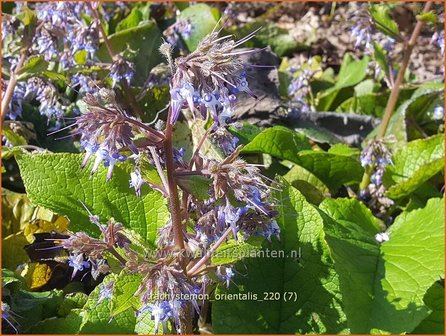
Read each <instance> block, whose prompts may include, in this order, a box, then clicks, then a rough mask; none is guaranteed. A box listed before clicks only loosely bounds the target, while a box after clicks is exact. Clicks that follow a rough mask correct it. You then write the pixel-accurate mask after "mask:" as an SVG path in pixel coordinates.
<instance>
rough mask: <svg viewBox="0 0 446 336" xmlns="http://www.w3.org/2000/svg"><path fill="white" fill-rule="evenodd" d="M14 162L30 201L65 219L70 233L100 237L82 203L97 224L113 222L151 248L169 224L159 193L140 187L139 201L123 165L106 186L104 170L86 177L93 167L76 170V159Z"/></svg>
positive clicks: (48, 157) (78, 157) (65, 156)
mask: <svg viewBox="0 0 446 336" xmlns="http://www.w3.org/2000/svg"><path fill="white" fill-rule="evenodd" d="M17 162H18V163H19V167H20V171H21V174H22V178H23V181H24V183H25V188H26V191H27V193H28V196H29V198H30V199H31V201H32V202H33V203H34V204H37V205H41V206H44V207H46V208H48V209H51V210H53V211H55V212H56V213H59V214H63V215H66V216H68V217H69V219H70V221H71V222H70V229H71V230H72V231H77V230H81V231H85V232H87V233H88V234H92V235H96V236H97V235H98V234H99V229H98V228H97V227H96V226H95V225H94V224H91V223H90V221H89V216H88V213H87V211H86V210H85V209H84V208H83V207H82V204H81V202H82V203H84V204H85V205H86V206H87V207H88V209H89V210H90V211H91V212H92V213H93V214H95V215H98V216H99V217H100V219H101V221H102V222H106V221H107V220H108V219H109V218H110V217H113V218H115V219H116V220H117V221H119V222H121V223H123V224H124V226H126V227H128V228H131V229H133V230H135V231H136V232H137V233H138V234H140V235H141V237H143V238H144V239H146V240H147V241H148V242H151V243H154V241H155V238H156V234H157V230H158V228H159V227H161V226H163V225H165V223H166V222H167V220H168V211H167V207H166V205H165V204H166V201H165V199H164V198H163V197H162V196H161V195H160V194H159V193H158V192H156V191H154V190H151V189H149V188H148V187H147V186H143V187H142V196H141V198H138V197H137V196H136V194H135V191H134V190H133V189H131V188H130V187H129V182H128V181H129V172H130V169H131V168H130V166H128V165H125V164H123V165H121V166H118V167H115V168H114V170H113V177H112V179H111V181H110V182H106V170H107V168H105V167H100V168H99V171H98V172H97V173H96V174H95V175H94V176H90V169H91V165H92V164H93V163H92V162H90V163H89V164H87V166H86V167H85V169H84V170H81V169H80V165H81V162H82V155H81V154H36V155H23V156H21V157H20V158H18V159H17Z"/></svg>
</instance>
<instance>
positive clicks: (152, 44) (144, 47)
mask: <svg viewBox="0 0 446 336" xmlns="http://www.w3.org/2000/svg"><path fill="white" fill-rule="evenodd" d="M161 37H162V34H161V31H160V30H159V28H158V27H157V25H156V24H155V23H154V22H152V21H148V22H146V23H144V24H140V25H138V26H137V27H133V28H129V29H125V30H121V31H120V32H117V33H115V34H112V35H110V36H109V40H110V44H111V47H112V49H113V51H114V52H115V53H121V52H124V51H128V50H130V51H132V52H134V53H135V57H134V58H132V59H130V61H132V62H133V63H134V64H135V78H134V84H135V85H137V86H142V85H143V84H144V82H145V81H146V79H147V76H148V75H149V72H150V70H151V69H152V68H153V67H154V66H155V65H157V64H159V63H161V62H162V58H161V54H160V53H159V51H158V49H159V47H160V45H161V43H162V38H161ZM96 56H97V57H98V58H99V59H100V60H101V61H102V62H111V61H112V60H111V57H110V55H109V54H108V51H107V48H106V47H105V44H104V43H102V44H101V46H100V48H99V50H98V52H97V53H96Z"/></svg>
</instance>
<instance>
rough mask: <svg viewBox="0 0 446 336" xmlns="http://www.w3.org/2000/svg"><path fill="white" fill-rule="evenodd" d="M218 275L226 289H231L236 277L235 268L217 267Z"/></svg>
mask: <svg viewBox="0 0 446 336" xmlns="http://www.w3.org/2000/svg"><path fill="white" fill-rule="evenodd" d="M216 275H217V277H218V278H219V279H220V281H223V282H225V283H226V287H229V285H230V283H231V281H232V278H233V277H234V275H235V273H234V268H233V267H232V266H217V271H216Z"/></svg>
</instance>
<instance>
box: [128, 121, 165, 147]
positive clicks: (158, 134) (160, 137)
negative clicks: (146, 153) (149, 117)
mask: <svg viewBox="0 0 446 336" xmlns="http://www.w3.org/2000/svg"><path fill="white" fill-rule="evenodd" d="M125 121H127V122H129V123H131V124H133V125H136V126H138V127H141V128H142V129H143V130H145V131H147V132H149V133H150V134H152V135H154V136H155V137H156V138H157V139H156V141H155V140H154V141H153V142H154V143H160V142H162V141H163V140H164V134H163V133H161V132H159V131H157V130H155V129H154V128H152V127H150V126H147V125H146V124H144V123H142V122H141V121H139V120H135V119H132V118H126V119H125ZM149 140H152V139H149Z"/></svg>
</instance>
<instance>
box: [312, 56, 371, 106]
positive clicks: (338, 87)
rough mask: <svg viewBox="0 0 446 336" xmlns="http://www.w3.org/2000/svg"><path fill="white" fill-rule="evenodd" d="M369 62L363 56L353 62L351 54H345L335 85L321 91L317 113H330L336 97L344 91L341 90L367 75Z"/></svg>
mask: <svg viewBox="0 0 446 336" xmlns="http://www.w3.org/2000/svg"><path fill="white" fill-rule="evenodd" d="M369 60H370V59H369V57H368V56H364V57H363V58H362V59H361V60H355V59H354V58H353V56H352V55H351V54H348V53H347V54H345V56H344V59H343V60H342V64H341V69H340V70H339V75H338V80H337V81H336V83H335V85H334V86H333V87H331V88H329V89H328V90H325V91H323V92H322V93H321V94H320V96H319V102H318V111H330V109H331V108H332V106H333V105H334V102H335V101H336V99H337V98H338V96H340V95H341V93H342V92H343V91H344V90H342V89H346V88H349V87H352V86H354V85H356V84H358V83H359V82H361V81H362V80H363V79H364V78H365V77H366V75H367V69H368V65H369ZM349 96H350V95H349ZM339 103H342V101H341V102H339Z"/></svg>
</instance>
